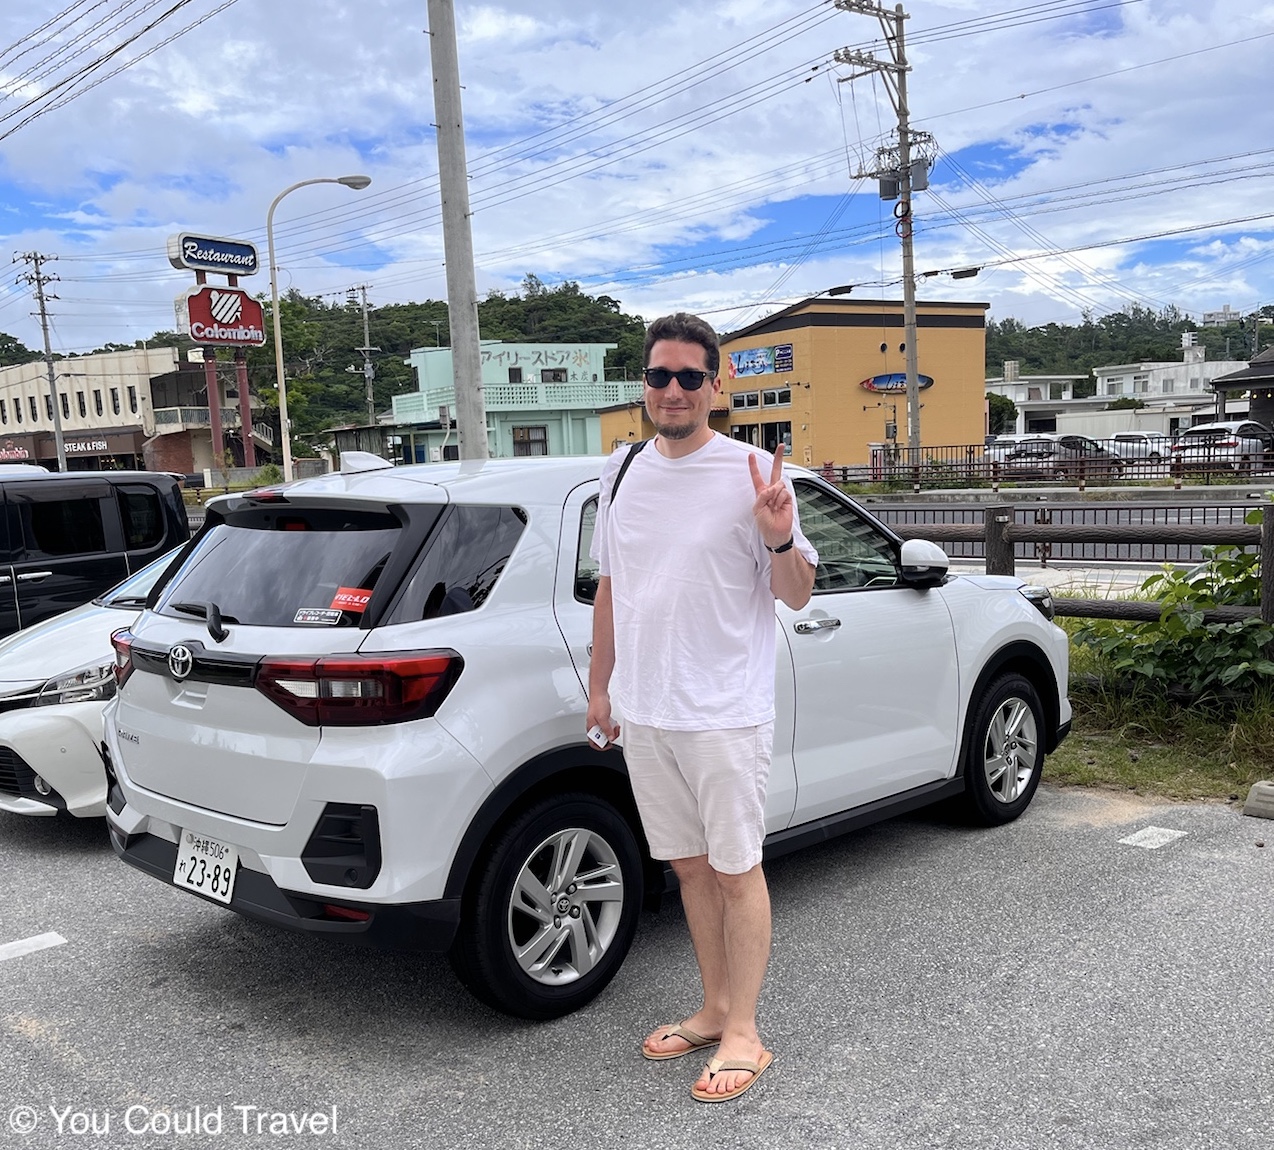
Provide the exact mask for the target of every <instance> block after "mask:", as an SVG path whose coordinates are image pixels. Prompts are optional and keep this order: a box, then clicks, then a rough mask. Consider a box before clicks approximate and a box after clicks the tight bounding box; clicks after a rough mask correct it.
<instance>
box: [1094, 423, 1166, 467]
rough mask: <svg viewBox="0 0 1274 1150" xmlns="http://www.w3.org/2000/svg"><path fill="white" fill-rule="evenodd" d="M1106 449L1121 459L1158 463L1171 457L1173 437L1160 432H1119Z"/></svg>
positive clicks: (1110, 439) (1110, 440)
mask: <svg viewBox="0 0 1274 1150" xmlns="http://www.w3.org/2000/svg"><path fill="white" fill-rule="evenodd" d="M1106 447H1107V448H1109V449H1110V450H1111V451H1113V452H1115V453H1116V454H1117V455H1118V456H1119V457H1120V458H1121V459H1147V460H1150V461H1151V462H1152V463H1157V462H1159V461H1160V460H1164V459H1167V458H1168V457H1169V454H1170V452H1171V450H1172V436H1170V435H1164V434H1163V433H1162V432H1158V431H1117V432H1115V434H1114V435H1112V436H1111V437H1110V438H1109V439H1108V440H1107V441H1106Z"/></svg>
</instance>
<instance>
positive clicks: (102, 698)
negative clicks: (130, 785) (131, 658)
mask: <svg viewBox="0 0 1274 1150" xmlns="http://www.w3.org/2000/svg"><path fill="white" fill-rule="evenodd" d="M172 559H173V553H172V552H169V553H168V554H166V555H163V556H161V557H160V558H158V559H156V560H155V561H154V562H152V563H150V564H149V565H148V566H146V567H143V568H142V569H141V570H140V571H138V572H137V574H136V575H130V576H129V577H128V578H127V579H125V580H124V582H123V583H121V584H119V586H117V587H113V588H112V589H111V590H109V591H107V592H106V594H105V595H103V596H101V597H100V598H98V599H94V600H93V602H92V603H86V604H85V605H84V606H83V607H76V608H75V609H74V610H72V611H66V612H64V613H63V614H61V615H55V616H54V617H53V618H52V619H46V620H44V622H42V623H37V624H35V626H34V627H28V628H26V629H25V630H22V631H18V632H17V633H16V634H13V635H10V636H9V637H8V638H7V639H3V640H0V810H4V811H12V812H14V813H15V814H20V815H56V814H57V813H58V812H59V811H65V812H66V813H67V814H71V815H75V816H77V817H79V818H101V816H102V815H104V814H105V813H106V774H105V772H104V771H103V770H102V752H101V745H102V711H103V710H105V708H106V703H107V701H108V700H109V699H111V698H112V697H113V696H114V694H115V652H114V650H113V649H112V648H111V633H112V632H114V631H118V630H119V629H120V628H121V627H127V626H128V625H129V624H130V623H132V622H133V621H134V620H136V618H137V616H138V615H140V614H141V611H142V608H143V607H144V606H145V605H146V596H147V595H148V594H149V593H150V589H151V588H152V587H153V586H154V585H155V583H156V582H157V581H158V579H159V577H160V575H162V574H163V571H164V568H165V567H166V566H167V565H168V563H170V562H171V561H172Z"/></svg>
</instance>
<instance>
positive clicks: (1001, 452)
mask: <svg viewBox="0 0 1274 1150" xmlns="http://www.w3.org/2000/svg"><path fill="white" fill-rule="evenodd" d="M1036 438H1038V434H1037V433H1036V432H1030V433H1028V434H1025V435H1023V434H1017V433H1012V434H1006V435H997V436H995V437H994V438H993V439H992V440H991V441H990V442H989V443H987V445H986V447H985V448H984V449H983V451H982V459H983V461H984V462H985V463H987V464H991V463H1001V464H1002V463H1003V462H1004V460H1005V459H1006V458H1007V457H1008V454H1009V452H1010V451H1012V450H1013V449H1014V448H1016V447H1017V445H1018V444H1019V443H1024V442H1026V441H1027V440H1030V439H1036Z"/></svg>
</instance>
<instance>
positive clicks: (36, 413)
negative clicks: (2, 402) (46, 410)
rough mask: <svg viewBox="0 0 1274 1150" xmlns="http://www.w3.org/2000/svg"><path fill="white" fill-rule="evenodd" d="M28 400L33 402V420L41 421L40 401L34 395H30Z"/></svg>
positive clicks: (35, 421)
mask: <svg viewBox="0 0 1274 1150" xmlns="http://www.w3.org/2000/svg"><path fill="white" fill-rule="evenodd" d="M27 401H28V402H29V403H30V404H31V422H32V423H39V422H40V401H39V400H38V399H36V397H35V396H34V395H28V396H27Z"/></svg>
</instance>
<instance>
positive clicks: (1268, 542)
mask: <svg viewBox="0 0 1274 1150" xmlns="http://www.w3.org/2000/svg"><path fill="white" fill-rule="evenodd" d="M1019 510H1021V509H1020V508H1016V507H1013V506H1011V505H997V506H991V507H986V508H984V509H983V512H982V520H981V522H963V523H934V522H930V523H919V522H914V521H913V522H906V523H898V522H896V523H893V524H891V526H892V527H893V529H894V531H896V532H897V533H898V534H899V535H901V536H902V537H903V538H904V539H921V538H923V539H931V540H933V541H934V542H935V543H946V542H952V543H979V544H981V547H982V555H983V558H984V560H985V562H986V571H987V574H988V575H1013V574H1015V573H1016V560H1017V551H1016V548H1017V547H1018V546H1019V545H1021V544H1031V545H1037V546H1038V545H1045V546H1051V545H1052V544H1054V543H1068V544H1101V543H1111V542H1115V543H1118V544H1120V545H1125V544H1135V543H1138V542H1147V543H1153V544H1155V545H1160V546H1162V545H1168V544H1178V545H1181V544H1185V545H1189V546H1193V547H1203V546H1207V545H1217V544H1235V545H1238V546H1241V547H1252V546H1255V547H1258V548H1259V549H1260V554H1261V555H1274V515H1266V516H1264V518H1263V520H1262V523H1261V525H1260V526H1259V527H1258V526H1256V525H1254V524H1250V523H1236V522H1229V523H1224V524H1223V523H1211V524H1205V523H1176V524H1159V523H1156V524H1134V523H1114V524H1111V523H1047V522H1040V521H1038V520H1036V521H1034V522H1030V521H1022V520H1019V519H1018V517H1017V512H1018V511H1019ZM1030 510H1031V511H1032V512H1033V513H1034V512H1035V511H1036V510H1037V509H1035V508H1031V509H1030ZM1260 599H1261V603H1260V606H1259V607H1217V608H1214V609H1212V610H1208V611H1205V612H1204V613H1203V614H1204V619H1205V621H1207V622H1210V623H1211V622H1227V623H1228V622H1234V621H1236V620H1239V619H1250V618H1253V617H1259V618H1260V619H1261V620H1262V621H1263V622H1266V623H1274V563H1262V564H1261V592H1260ZM1053 603H1054V609H1055V610H1056V611H1057V613H1058V614H1059V615H1070V616H1079V617H1084V618H1092V619H1128V620H1132V621H1142V622H1145V621H1152V620H1158V619H1159V617H1160V612H1161V608H1160V606H1159V605H1158V604H1156V603H1152V602H1135V601H1131V602H1130V601H1128V600H1119V599H1054V601H1053Z"/></svg>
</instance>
